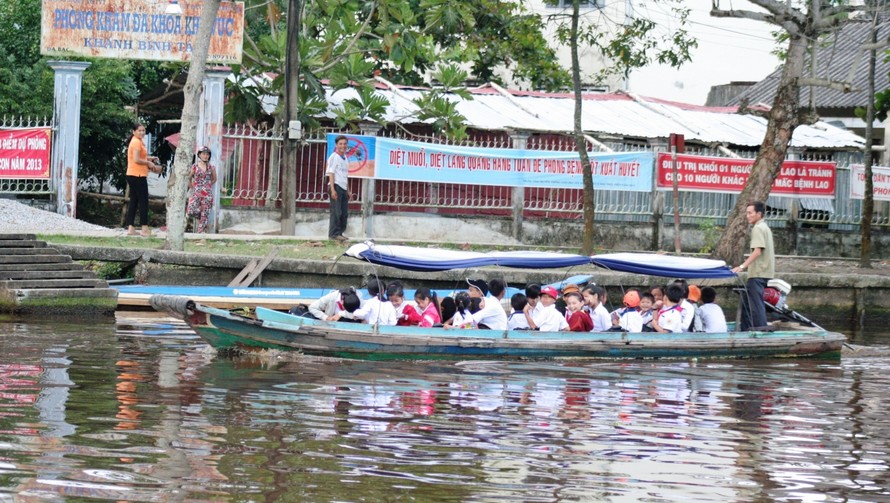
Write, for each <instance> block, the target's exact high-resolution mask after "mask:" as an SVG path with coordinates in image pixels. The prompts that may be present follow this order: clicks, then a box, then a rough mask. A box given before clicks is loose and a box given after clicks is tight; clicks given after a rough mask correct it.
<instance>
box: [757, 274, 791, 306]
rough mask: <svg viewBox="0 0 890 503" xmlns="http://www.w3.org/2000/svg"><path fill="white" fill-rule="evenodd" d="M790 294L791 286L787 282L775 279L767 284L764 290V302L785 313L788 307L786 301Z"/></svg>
mask: <svg viewBox="0 0 890 503" xmlns="http://www.w3.org/2000/svg"><path fill="white" fill-rule="evenodd" d="M789 293H791V285H790V284H788V282H787V281H783V280H781V279H776V278H773V279H771V280H769V281H768V282H767V283H766V288H764V289H763V300H764V302H766V303H767V304H770V305H771V306H773V307H775V308H776V309H778V310H779V311H784V310H785V309H787V307H788V306H787V305H786V304H785V299H786V298H787V297H788V294H789Z"/></svg>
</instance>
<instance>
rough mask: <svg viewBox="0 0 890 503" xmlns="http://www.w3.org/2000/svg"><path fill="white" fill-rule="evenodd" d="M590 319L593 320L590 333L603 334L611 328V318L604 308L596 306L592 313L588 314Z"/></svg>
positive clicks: (600, 305) (599, 305)
mask: <svg viewBox="0 0 890 503" xmlns="http://www.w3.org/2000/svg"><path fill="white" fill-rule="evenodd" d="M590 319H591V320H593V330H591V332H605V331H607V330H609V329H610V328H612V316H611V315H610V314H609V310H608V309H606V306H604V305H602V304H601V303H600V304H597V306H596V308H595V309H594V310H593V312H591V313H590Z"/></svg>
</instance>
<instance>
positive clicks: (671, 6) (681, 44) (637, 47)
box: [548, 0, 698, 82]
mask: <svg viewBox="0 0 890 503" xmlns="http://www.w3.org/2000/svg"><path fill="white" fill-rule="evenodd" d="M653 1H654V2H656V3H659V4H661V6H662V8H665V9H667V10H669V11H670V12H671V13H672V15H673V16H674V17H675V18H676V20H677V22H676V24H675V25H674V26H675V28H672V29H668V30H665V29H664V27H663V26H662V25H660V24H658V23H655V22H654V21H653V20H651V19H647V18H645V17H633V18H629V19H625V20H624V22H623V23H621V24H618V23H617V22H615V21H614V20H612V19H610V18H609V17H608V16H605V15H596V16H585V17H584V19H583V21H582V23H581V24H580V25H579V27H578V33H577V35H576V36H577V40H578V43H579V45H586V46H589V47H591V48H593V49H594V50H596V51H598V52H599V53H600V54H601V55H602V56H603V58H604V59H605V60H606V61H608V62H610V63H612V64H606V65H604V68H603V69H602V70H600V71H599V72H598V73H597V74H596V75H595V76H594V79H595V80H596V81H597V82H606V81H607V80H608V79H609V78H611V77H615V76H621V77H626V76H627V75H628V74H629V73H630V72H631V71H632V70H634V69H636V68H641V67H644V66H646V65H648V64H650V63H653V62H656V61H657V62H658V63H661V64H667V65H670V66H672V67H674V68H679V67H680V66H681V65H683V63H685V62H687V61H689V60H690V59H691V50H692V49H694V48H696V47H698V41H696V40H695V39H694V38H693V37H692V36H691V35H690V34H689V32H688V31H686V25H687V22H688V17H689V8H688V7H686V6H685V4H684V2H683V1H682V0H653ZM548 3H551V4H552V3H554V2H552V1H551V0H548ZM569 10H570V9H569ZM554 20H556V21H558V22H559V23H560V24H559V26H558V27H557V37H558V38H559V40H560V41H561V42H563V43H565V44H569V43H570V41H571V39H572V36H573V34H572V33H571V29H570V23H569V21H570V20H571V15H570V14H564V15H558V16H554Z"/></svg>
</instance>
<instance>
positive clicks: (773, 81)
mask: <svg viewBox="0 0 890 503" xmlns="http://www.w3.org/2000/svg"><path fill="white" fill-rule="evenodd" d="M870 31H871V21H870V20H863V21H851V22H848V23H844V24H843V25H841V26H840V27H839V28H838V29H837V31H836V32H834V33H831V34H829V35H827V36H825V37H824V38H823V41H824V43H823V44H821V45H820V46H819V49H818V52H817V53H816V75H815V77H816V78H822V79H826V78H828V79H831V80H832V81H836V82H844V81H846V80H847V79H848V78H849V76H850V69H851V67H855V69H854V71H853V78H852V80H851V84H852V88H853V89H852V91H850V92H846V93H845V92H843V91H841V90H839V89H831V88H828V87H814V86H806V87H803V88H802V89H801V90H800V101H801V103H805V104H808V103H810V97H811V95H812V96H813V97H814V98H815V103H816V108H817V109H822V110H826V111H827V110H830V109H839V108H841V109H842V108H846V109H850V108H855V107H864V106H866V104H867V103H868V95H867V94H868V93H867V92H866V90H867V89H868V80H867V79H868V57H867V53H866V52H865V51H861V52H860V50H859V48H860V46H862V44H865V43H868V36H869V32H870ZM888 37H890V16H885V17H883V19H881V20H880V22H879V24H878V40H879V41H882V40H887V39H888ZM809 60H810V55H809V53H808V54H807V55H806V57H805V63H804V68H806V69H807V70H805V72H804V73H805V75H806V76H809V70H808V69H809V68H810V62H809ZM888 73H890V61H887V60H886V58H885V57H884V56H883V49H879V50H878V56H877V58H876V60H875V88H876V89H878V90H880V89H884V88H886V87H887V85H888V83H890V82H888V78H887V75H888ZM781 74H782V69H781V68H779V69H778V70H776V71H774V72H773V73H771V74H769V75H768V76H767V77H766V78H765V79H763V80H761V81H760V82H758V83H756V84H754V85H753V86H751V87H750V88H748V89H747V90H745V91H743V92H742V93H741V94H739V95H738V96H737V97H735V98H733V99H732V100H731V102H730V103H729V104H731V105H738V104H740V103H742V102H743V101H747V102H748V103H751V104H754V103H766V104H769V105H771V104H772V102H773V100H774V99H775V96H776V86H777V85H778V82H779V78H780V77H781Z"/></svg>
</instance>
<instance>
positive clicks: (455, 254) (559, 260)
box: [344, 243, 590, 271]
mask: <svg viewBox="0 0 890 503" xmlns="http://www.w3.org/2000/svg"><path fill="white" fill-rule="evenodd" d="M344 254H345V255H347V256H350V257H353V258H357V259H359V260H365V261H367V262H371V263H372V264H379V265H385V266H389V267H395V268H397V269H402V270H406V271H448V270H452V269H468V268H472V267H484V266H493V265H494V266H502V267H514V268H519V269H557V268H560V267H572V266H577V265H586V264H589V263H590V257H587V256H584V255H572V254H569V253H558V252H542V251H505V252H486V253H481V252H470V251H461V250H442V249H439V248H416V247H412V246H397V245H379V244H375V243H361V244H356V245H352V246H351V247H350V248H349V249H348V250H346V252H345V253H344Z"/></svg>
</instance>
